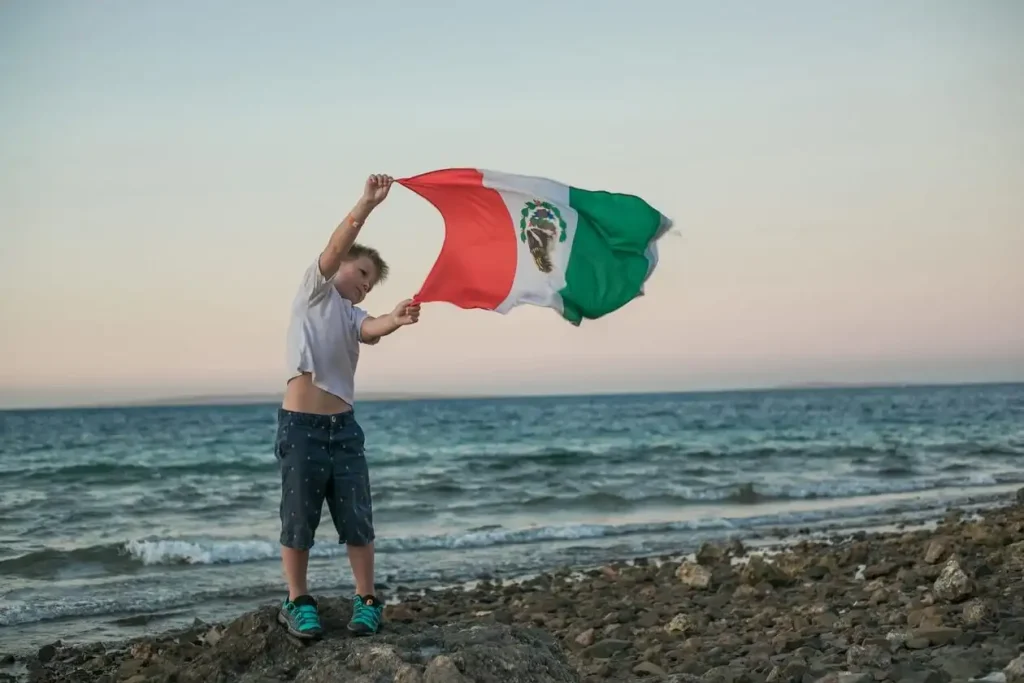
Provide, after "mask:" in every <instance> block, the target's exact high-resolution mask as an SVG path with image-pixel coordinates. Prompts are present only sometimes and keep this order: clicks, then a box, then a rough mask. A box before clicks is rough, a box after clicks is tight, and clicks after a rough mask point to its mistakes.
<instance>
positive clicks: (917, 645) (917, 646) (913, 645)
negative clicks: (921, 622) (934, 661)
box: [904, 636, 932, 650]
mask: <svg viewBox="0 0 1024 683" xmlns="http://www.w3.org/2000/svg"><path fill="white" fill-rule="evenodd" d="M904 645H905V646H906V648H907V649H908V650H927V649H928V648H929V647H931V646H932V641H930V640H928V639H927V638H925V637H923V636H914V637H913V638H907V642H905V643H904Z"/></svg>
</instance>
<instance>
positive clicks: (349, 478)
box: [274, 408, 374, 550]
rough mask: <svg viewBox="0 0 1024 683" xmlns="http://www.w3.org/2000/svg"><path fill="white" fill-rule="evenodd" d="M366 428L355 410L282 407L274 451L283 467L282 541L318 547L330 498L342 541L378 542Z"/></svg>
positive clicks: (298, 547)
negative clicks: (320, 412) (313, 411)
mask: <svg viewBox="0 0 1024 683" xmlns="http://www.w3.org/2000/svg"><path fill="white" fill-rule="evenodd" d="M363 445H364V435H363V430H362V428H361V427H360V426H359V423H358V422H356V419H355V416H354V415H353V414H352V413H351V412H347V413H340V414H337V415H312V414H309V413H296V412H292V411H290V410H284V409H283V408H282V409H278V413H277V441H276V444H275V447H274V452H275V454H276V455H277V462H278V465H279V468H280V470H281V545H284V546H286V547H288V548H295V549H296V550H308V549H310V548H312V547H313V537H314V536H315V535H316V529H317V526H319V524H320V513H321V512H322V511H323V507H324V501H325V500H326V501H327V507H328V509H329V510H330V511H331V519H332V520H334V528H335V529H336V530H337V531H338V542H339V543H350V544H352V545H367V544H368V543H370V542H371V541H373V538H374V534H373V508H372V506H371V504H370V475H369V471H368V470H367V467H366V456H365V454H364V452H363Z"/></svg>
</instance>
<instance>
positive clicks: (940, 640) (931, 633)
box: [908, 626, 963, 647]
mask: <svg viewBox="0 0 1024 683" xmlns="http://www.w3.org/2000/svg"><path fill="white" fill-rule="evenodd" d="M962 633H963V631H961V630H960V629H958V628H949V627H945V626H923V627H921V628H917V629H915V630H914V638H915V639H916V638H923V639H925V640H927V641H928V644H929V645H932V646H935V647H941V646H943V645H949V644H950V643H952V642H953V641H955V640H956V639H957V638H959V637H960V635H961V634H962ZM908 647H909V645H908Z"/></svg>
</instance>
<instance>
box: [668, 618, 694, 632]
mask: <svg viewBox="0 0 1024 683" xmlns="http://www.w3.org/2000/svg"><path fill="white" fill-rule="evenodd" d="M691 628H693V621H692V620H691V619H690V617H688V616H687V615H685V614H677V615H675V616H674V617H672V621H670V622H668V624H666V625H665V630H666V631H668V632H669V633H686V632H687V631H689V630H690V629H691Z"/></svg>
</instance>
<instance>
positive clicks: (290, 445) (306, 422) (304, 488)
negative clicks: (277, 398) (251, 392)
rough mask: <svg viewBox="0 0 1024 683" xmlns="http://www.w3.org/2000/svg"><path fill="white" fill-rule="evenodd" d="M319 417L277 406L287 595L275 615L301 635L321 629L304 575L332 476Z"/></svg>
mask: <svg viewBox="0 0 1024 683" xmlns="http://www.w3.org/2000/svg"><path fill="white" fill-rule="evenodd" d="M323 419H324V418H322V417H321V416H317V415H304V414H302V413H293V412H289V411H284V410H282V411H280V412H279V418H278V433H277V444H276V453H277V459H278V464H279V465H280V469H281V538H280V542H281V565H282V569H283V570H284V575H285V580H286V581H287V582H288V598H287V599H286V600H285V601H284V602H283V604H282V605H281V610H280V613H279V614H278V620H279V621H280V622H281V623H282V624H283V625H284V626H285V627H286V628H287V629H288V631H289V632H290V633H291V634H292V635H295V636H298V637H300V638H314V637H317V636H319V635H320V634H321V633H322V631H323V629H322V627H321V625H320V617H319V613H318V611H317V604H316V601H315V600H314V599H313V597H312V596H311V595H309V588H308V586H307V585H306V575H307V569H308V566H309V549H310V548H312V547H313V542H314V536H315V534H316V529H317V526H319V524H320V513H321V511H322V510H323V504H324V503H323V501H324V495H325V492H326V489H327V487H328V483H329V481H330V479H329V478H330V475H331V462H330V457H329V454H328V445H329V440H330V433H329V431H328V430H327V429H326V428H325V427H324V425H322V424H318V423H319V422H320V421H321V420H323Z"/></svg>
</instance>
